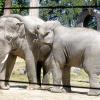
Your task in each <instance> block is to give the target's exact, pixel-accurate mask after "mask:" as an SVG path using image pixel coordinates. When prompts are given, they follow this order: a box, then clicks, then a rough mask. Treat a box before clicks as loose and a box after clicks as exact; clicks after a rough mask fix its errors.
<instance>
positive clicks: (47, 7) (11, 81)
mask: <svg viewBox="0 0 100 100" xmlns="http://www.w3.org/2000/svg"><path fill="white" fill-rule="evenodd" d="M58 8H62V9H65V8H100V6H97V5H95V6H54V7H53V6H45V7H6V8H5V7H2V8H0V9H58ZM0 82H10V83H22V84H34V85H36V84H38V83H30V82H25V81H14V80H9V81H8V80H0ZM78 82H81V81H78ZM41 85H48V86H63V87H73V88H83V89H98V90H100V88H91V87H82V86H73V85H59V84H43V83H41Z"/></svg>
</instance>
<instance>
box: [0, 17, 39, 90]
mask: <svg viewBox="0 0 100 100" xmlns="http://www.w3.org/2000/svg"><path fill="white" fill-rule="evenodd" d="M34 25H35V24H34ZM25 27H26V26H25V24H24V23H22V22H21V21H20V20H18V19H17V18H13V17H4V16H2V17H1V18H0V64H1V66H0V79H1V80H5V79H6V80H9V77H10V75H11V71H12V69H13V65H14V64H15V60H16V57H17V56H20V57H21V58H24V59H25V63H26V69H27V76H28V80H29V82H30V83H37V74H36V67H35V59H34V54H33V53H32V45H33V43H32V41H34V40H35V39H37V35H36V34H31V33H30V32H29V30H28V29H27V28H25ZM29 37H31V38H29ZM31 44H32V45H31ZM34 49H36V48H34ZM7 84H8V83H5V82H0V88H1V89H8V88H9V86H8V85H7ZM28 87H29V89H31V88H32V89H38V88H39V85H37V84H36V85H31V84H30V85H29V86H28Z"/></svg>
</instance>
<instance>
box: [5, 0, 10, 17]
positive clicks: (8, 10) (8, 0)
mask: <svg viewBox="0 0 100 100" xmlns="http://www.w3.org/2000/svg"><path fill="white" fill-rule="evenodd" d="M11 5H12V0H5V8H8V7H11ZM11 13H12V9H4V15H9V14H11Z"/></svg>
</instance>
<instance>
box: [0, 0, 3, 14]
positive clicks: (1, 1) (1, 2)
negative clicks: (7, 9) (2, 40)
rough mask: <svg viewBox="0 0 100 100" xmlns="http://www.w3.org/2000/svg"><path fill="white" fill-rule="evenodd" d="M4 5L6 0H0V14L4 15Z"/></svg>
mask: <svg viewBox="0 0 100 100" xmlns="http://www.w3.org/2000/svg"><path fill="white" fill-rule="evenodd" d="M3 7H4V0H0V8H1V9H0V16H1V15H3V12H4V9H3Z"/></svg>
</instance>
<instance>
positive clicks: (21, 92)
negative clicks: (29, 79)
mask: <svg viewBox="0 0 100 100" xmlns="http://www.w3.org/2000/svg"><path fill="white" fill-rule="evenodd" d="M72 91H73V92H72V93H51V92H49V91H45V90H26V89H24V88H18V87H16V86H13V87H11V88H10V90H0V100H78V99H79V100H100V96H87V92H88V89H79V88H78V89H77V88H72Z"/></svg>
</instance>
